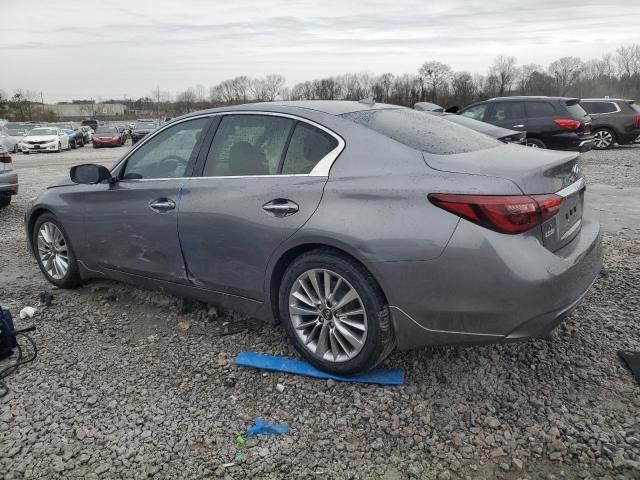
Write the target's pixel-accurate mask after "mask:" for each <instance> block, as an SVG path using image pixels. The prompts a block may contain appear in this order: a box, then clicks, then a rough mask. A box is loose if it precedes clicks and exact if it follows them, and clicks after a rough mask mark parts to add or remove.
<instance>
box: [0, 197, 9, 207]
mask: <svg viewBox="0 0 640 480" xmlns="http://www.w3.org/2000/svg"><path fill="white" fill-rule="evenodd" d="M10 204H11V195H9V196H6V197H0V208H5V207H8V206H9V205H10Z"/></svg>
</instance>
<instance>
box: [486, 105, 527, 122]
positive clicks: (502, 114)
mask: <svg viewBox="0 0 640 480" xmlns="http://www.w3.org/2000/svg"><path fill="white" fill-rule="evenodd" d="M524 116H525V115H524V105H523V104H522V102H504V103H494V104H493V105H492V108H491V111H490V113H489V116H488V117H487V118H486V121H487V122H504V121H508V120H518V119H520V118H524Z"/></svg>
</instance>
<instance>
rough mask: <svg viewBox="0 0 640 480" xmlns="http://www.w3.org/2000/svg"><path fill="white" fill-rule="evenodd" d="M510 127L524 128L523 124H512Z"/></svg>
mask: <svg viewBox="0 0 640 480" xmlns="http://www.w3.org/2000/svg"><path fill="white" fill-rule="evenodd" d="M511 128H524V125H514V126H513V127H511Z"/></svg>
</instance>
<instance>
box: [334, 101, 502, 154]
mask: <svg viewBox="0 0 640 480" xmlns="http://www.w3.org/2000/svg"><path fill="white" fill-rule="evenodd" d="M341 116H342V117H344V118H347V119H349V120H351V121H353V122H355V123H359V124H360V125H363V126H365V127H367V128H370V129H371V130H374V131H376V132H378V133H381V134H382V135H384V136H386V137H389V138H391V139H393V140H395V141H397V142H400V143H402V144H404V145H407V146H408V147H411V148H415V149H416V150H420V151H423V152H427V153H434V154H438V155H449V154H454V153H465V152H474V151H477V150H484V149H487V148H493V147H496V146H498V145H501V143H500V142H498V141H497V140H494V139H493V138H491V137H488V136H486V135H483V134H482V133H478V132H475V131H473V130H471V129H468V128H465V127H462V126H460V125H456V124H452V123H451V122H447V121H446V120H443V119H441V118H438V117H436V116H434V115H428V114H424V113H421V112H417V111H415V110H410V109H408V108H397V109H384V110H366V111H362V112H351V113H345V114H343V115H341Z"/></svg>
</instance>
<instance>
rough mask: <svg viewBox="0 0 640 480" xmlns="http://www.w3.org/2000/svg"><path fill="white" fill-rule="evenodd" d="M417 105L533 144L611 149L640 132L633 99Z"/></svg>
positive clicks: (495, 134)
mask: <svg viewBox="0 0 640 480" xmlns="http://www.w3.org/2000/svg"><path fill="white" fill-rule="evenodd" d="M415 108H416V109H417V110H422V111H426V112H429V113H431V114H434V115H439V116H442V117H443V118H445V119H446V120H450V121H452V122H455V123H460V124H463V125H464V126H467V127H469V128H472V129H474V130H477V131H481V132H482V133H486V134H489V135H491V136H493V137H495V138H500V139H502V140H505V141H509V142H516V143H522V144H525V145H527V146H529V147H533V148H549V149H553V150H577V151H579V152H585V151H588V150H591V149H592V148H595V149H597V150H606V149H608V148H611V147H613V146H614V145H615V144H616V143H617V144H619V145H627V144H631V143H634V142H636V141H637V140H638V138H639V137H640V106H638V105H637V104H636V103H635V101H634V100H627V99H615V98H588V99H578V98H568V97H500V98H492V99H489V100H485V101H482V102H478V103H474V104H472V105H469V106H467V107H465V108H463V109H458V108H457V107H451V108H448V109H444V108H442V107H440V106H438V105H435V104H432V103H426V102H423V103H418V104H416V105H415ZM491 126H493V127H491Z"/></svg>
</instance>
